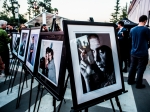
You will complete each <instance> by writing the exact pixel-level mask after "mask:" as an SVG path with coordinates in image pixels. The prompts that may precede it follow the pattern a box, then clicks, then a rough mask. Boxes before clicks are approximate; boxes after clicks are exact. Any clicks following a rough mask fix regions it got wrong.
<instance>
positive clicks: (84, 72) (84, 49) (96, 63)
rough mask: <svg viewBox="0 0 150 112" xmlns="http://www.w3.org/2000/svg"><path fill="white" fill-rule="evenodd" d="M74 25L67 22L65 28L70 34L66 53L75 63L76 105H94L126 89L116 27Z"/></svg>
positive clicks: (73, 65)
mask: <svg viewBox="0 0 150 112" xmlns="http://www.w3.org/2000/svg"><path fill="white" fill-rule="evenodd" d="M72 23H73V24H72ZM72 23H71V22H68V23H67V21H66V23H64V24H67V25H66V26H65V27H64V28H66V30H67V31H66V32H68V33H67V36H66V41H67V45H69V48H68V49H67V51H66V52H67V53H68V56H70V57H71V61H72V63H70V64H69V66H72V68H71V70H70V72H71V73H72V74H73V75H71V77H73V78H71V79H70V82H71V86H72V88H71V89H72V94H73V99H75V103H76V105H81V104H85V103H86V104H87V103H88V104H90V101H93V102H94V100H96V99H98V98H99V99H100V98H101V97H104V96H106V95H107V96H110V97H111V95H112V93H113V92H117V91H120V90H122V89H124V85H123V83H122V76H121V72H120V65H119V57H118V49H117V43H116V37H115V31H114V26H113V24H107V25H106V24H101V23H98V24H100V25H99V26H98V25H92V23H91V25H85V23H86V22H85V23H83V24H82V23H81V22H79V23H78V22H72ZM95 24H96V23H95ZM103 25H104V26H103ZM74 92H75V94H74Z"/></svg>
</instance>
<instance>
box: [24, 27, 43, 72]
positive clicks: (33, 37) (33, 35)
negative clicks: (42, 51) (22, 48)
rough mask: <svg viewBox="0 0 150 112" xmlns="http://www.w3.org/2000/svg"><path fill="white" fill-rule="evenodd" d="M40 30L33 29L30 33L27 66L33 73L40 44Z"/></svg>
mask: <svg viewBox="0 0 150 112" xmlns="http://www.w3.org/2000/svg"><path fill="white" fill-rule="evenodd" d="M39 35H40V29H39V28H37V29H36V28H33V29H31V32H30V38H29V39H30V40H29V44H28V49H27V56H26V57H27V58H26V66H27V68H28V69H29V70H30V71H31V72H32V73H33V72H34V67H35V59H36V53H37V47H38V42H39Z"/></svg>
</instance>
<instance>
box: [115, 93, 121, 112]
mask: <svg viewBox="0 0 150 112" xmlns="http://www.w3.org/2000/svg"><path fill="white" fill-rule="evenodd" d="M115 100H116V103H117V106H118V107H119V110H120V112H122V108H121V105H120V101H119V98H118V96H116V97H115Z"/></svg>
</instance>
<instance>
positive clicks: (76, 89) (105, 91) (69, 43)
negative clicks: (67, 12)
mask: <svg viewBox="0 0 150 112" xmlns="http://www.w3.org/2000/svg"><path fill="white" fill-rule="evenodd" d="M63 29H64V36H65V43H66V56H67V60H68V67H69V68H68V72H69V74H70V82H71V92H72V99H73V109H74V110H78V111H79V110H82V109H85V108H88V107H91V106H93V105H96V104H98V103H100V102H103V101H105V100H108V99H110V98H113V97H116V96H118V95H120V94H122V92H124V91H125V88H124V81H123V74H122V72H121V67H120V58H119V57H120V54H119V50H118V49H119V47H118V41H117V38H116V37H117V36H116V32H115V24H113V23H98V22H84V21H68V20H64V21H63ZM90 34H91V35H93V34H97V35H98V34H109V38H110V45H111V47H110V48H111V52H112V54H111V55H112V59H113V64H114V65H113V67H114V76H115V81H116V82H115V83H113V84H110V85H108V86H106V87H105V86H103V87H100V88H99V89H95V90H91V91H89V92H85V93H84V90H83V89H84V86H83V85H86V84H83V81H82V78H83V77H82V76H81V73H80V71H81V69H80V64H79V61H80V60H81V59H79V57H80V54H79V53H78V52H79V51H81V49H80V50H78V47H77V38H80V37H82V36H85V35H86V38H87V37H88V36H89V35H90ZM107 37H108V36H107ZM98 38H99V36H98ZM102 38H103V36H102ZM107 40H108V39H106V40H105V39H104V40H103V45H105V46H107V44H106V43H107V42H106V43H105V41H107ZM87 41H88V39H87ZM88 42H89V41H88ZM88 44H89V43H88ZM94 45H95V44H94ZM103 45H101V46H103ZM90 49H91V48H90ZM85 50H86V49H85ZM101 51H102V50H101ZM82 52H83V50H82ZM92 56H93V55H92ZM93 63H94V62H93ZM94 72H95V71H94ZM95 73H96V72H95ZM98 73H99V74H100V72H98ZM98 73H97V74H98ZM91 74H92V73H91V72H90V75H91ZM86 77H87V76H86ZM90 81H91V80H90ZM102 81H103V80H102ZM96 86H97V85H96ZM116 87H118V88H116ZM86 89H87V88H86ZM90 89H91V88H90Z"/></svg>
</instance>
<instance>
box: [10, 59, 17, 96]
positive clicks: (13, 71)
mask: <svg viewBox="0 0 150 112" xmlns="http://www.w3.org/2000/svg"><path fill="white" fill-rule="evenodd" d="M17 62H18V60H17V59H16V60H15V64H14V66H13V71H12V75H11V79H10V81H9V86H8V91H7V94H8V93H9V88H10V85H11V81H12V77H13V73H14V71H15V65H16V63H17Z"/></svg>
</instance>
